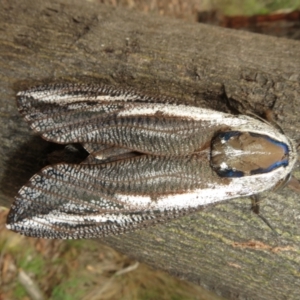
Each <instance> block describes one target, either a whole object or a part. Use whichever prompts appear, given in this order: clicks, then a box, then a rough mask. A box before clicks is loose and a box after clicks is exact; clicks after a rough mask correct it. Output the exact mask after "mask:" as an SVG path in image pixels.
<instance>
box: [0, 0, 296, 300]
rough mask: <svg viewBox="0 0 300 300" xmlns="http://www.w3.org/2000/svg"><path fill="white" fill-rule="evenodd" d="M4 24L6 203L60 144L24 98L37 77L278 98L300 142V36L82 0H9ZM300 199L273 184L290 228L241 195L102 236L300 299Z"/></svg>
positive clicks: (226, 99)
mask: <svg viewBox="0 0 300 300" xmlns="http://www.w3.org/2000/svg"><path fill="white" fill-rule="evenodd" d="M0 27H1V39H0V48H1V52H0V53H1V54H0V73H1V82H0V86H1V89H0V95H1V97H0V101H1V110H0V114H1V119H0V121H1V132H0V140H1V152H0V172H1V182H0V205H3V206H6V207H9V206H10V204H11V203H12V201H13V196H14V195H15V194H16V192H17V190H18V189H19V188H20V187H21V186H22V185H23V184H24V183H26V181H27V180H28V179H29V178H30V176H31V175H33V174H34V173H35V172H37V171H38V170H39V169H40V168H41V167H42V166H44V164H45V155H46V153H48V152H49V147H50V146H49V143H47V142H45V141H43V140H42V139H41V138H39V137H34V136H33V134H32V132H30V129H29V128H28V126H27V124H25V122H24V120H22V118H21V117H20V116H19V113H18V110H17V108H16V103H15V95H16V92H17V91H19V90H22V89H26V88H28V87H30V86H32V85H37V84H42V83H49V82H85V83H91V82H93V83H95V82H100V81H101V82H106V83H110V84H115V85H128V86H131V87H135V88H136V89H138V90H143V91H145V92H146V93H154V94H165V95H168V96H172V97H176V98H179V99H181V100H182V101H185V102H186V103H189V104H192V105H197V106H202V107H209V108H213V109H217V110H221V111H230V110H238V111H242V112H245V111H252V112H254V113H257V114H260V113H261V112H263V111H264V110H265V109H268V108H271V109H272V110H273V112H274V114H275V115H276V117H277V119H278V122H279V123H280V125H281V126H282V128H283V129H284V131H285V133H286V134H287V135H289V136H291V137H293V138H294V139H295V140H298V141H299V137H300V110H299V109H298V107H299V105H300V97H299V93H300V87H299V85H300V73H299V70H300V52H299V46H300V44H299V42H298V41H292V40H286V39H282V38H274V37H268V36H263V35H258V34H252V33H247V32H242V31H233V30H228V29H223V28H218V27H213V26H206V25H202V24H196V23H193V24H192V23H185V22H182V21H178V20H172V19H168V18H161V17H158V16H149V15H144V14H142V13H136V12H133V11H129V10H125V9H120V10H119V9H113V8H110V7H106V6H103V5H96V4H91V3H89V2H85V1H82V0H73V1H69V0H65V1H63V0H52V1H33V0H26V1H17V0H10V1H1V2H0ZM297 170H298V172H299V168H298V169H297ZM298 174H299V173H298ZM298 198H299V197H298V195H297V194H296V193H295V192H293V191H290V190H288V189H285V190H283V191H280V192H277V193H273V192H268V193H266V197H265V198H264V200H263V201H262V203H261V214H262V215H263V216H264V217H265V218H267V220H268V221H269V222H270V223H271V225H272V226H273V227H274V228H275V230H276V232H278V233H279V235H275V234H274V232H272V231H271V230H270V228H269V227H268V226H266V224H265V223H263V222H262V221H261V219H260V218H258V217H257V216H256V215H254V214H252V213H251V212H250V205H251V202H250V200H248V199H235V200H231V201H229V202H227V203H221V204H218V205H215V206H213V207H209V208H207V209H205V210H203V211H200V212H199V213H196V214H193V215H190V216H186V217H183V218H181V219H178V220H176V221H173V222H170V223H167V224H165V225H159V226H156V227H153V228H148V229H145V230H141V231H137V232H133V233H129V234H126V235H123V236H119V237H109V238H106V239H103V240H102V241H104V242H105V243H107V244H109V245H111V246H113V247H114V248H116V249H118V250H120V251H121V252H123V253H126V254H128V255H129V256H131V257H133V258H135V259H138V260H139V261H143V262H146V263H148V264H149V265H151V266H153V267H155V268H159V269H163V270H166V271H168V272H170V273H171V274H174V275H176V276H179V277H180V278H182V279H186V280H189V281H192V282H194V283H198V284H200V285H202V286H204V287H206V288H208V289H210V290H213V291H215V292H217V293H218V294H220V295H222V296H224V297H227V298H230V299H246V298H247V299H287V298H288V299H299V288H300V276H299V260H300V259H299V257H300V256H299V251H300V248H299V240H300V239H299V237H300V227H299V212H300V202H299V201H298Z"/></svg>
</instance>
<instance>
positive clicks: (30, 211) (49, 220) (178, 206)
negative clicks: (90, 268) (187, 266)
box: [7, 155, 226, 239]
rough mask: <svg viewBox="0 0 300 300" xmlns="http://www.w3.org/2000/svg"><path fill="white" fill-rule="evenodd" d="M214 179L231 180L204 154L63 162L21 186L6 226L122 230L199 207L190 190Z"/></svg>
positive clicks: (59, 231)
mask: <svg viewBox="0 0 300 300" xmlns="http://www.w3.org/2000/svg"><path fill="white" fill-rule="evenodd" d="M211 181H215V182H216V183H217V182H219V184H226V180H223V181H222V179H220V178H218V177H217V176H216V175H215V174H214V172H212V171H211V169H210V167H209V164H208V163H207V159H204V158H203V157H202V156H200V155H194V156H191V157H187V158H182V159H177V158H163V157H154V156H148V155H144V156H140V157H135V158H131V159H127V160H121V161H117V162H113V163H106V164H99V165H67V164H58V165H54V166H49V167H46V168H44V169H43V170H42V171H41V172H40V173H38V174H36V175H34V176H33V177H32V178H31V179H30V181H29V182H28V184H27V185H25V186H23V187H22V189H21V190H20V191H19V193H18V195H17V197H16V200H15V202H14V204H13V206H12V208H11V211H10V213H9V215H8V218H7V226H8V228H9V229H12V230H15V231H18V232H19V233H21V234H24V235H27V236H32V237H44V238H68V239H70V238H95V237H103V236H106V235H109V234H120V233H123V232H126V231H131V230H134V229H136V228H141V227H143V226H148V225H150V224H154V223H157V222H162V221H166V220H168V219H172V218H176V217H179V216H180V215H183V214H185V213H187V212H190V211H192V210H195V208H196V207H197V203H196V202H195V203H193V197H191V198H190V197H188V196H189V195H188V194H189V193H193V192H194V191H195V190H197V189H201V188H206V187H208V186H209V185H210V182H211ZM185 196H187V199H188V200H186V201H185V200H184V199H185ZM196 197H197V198H198V196H196ZM197 198H195V199H197ZM179 199H181V201H178V200H179ZM189 201H190V202H189ZM207 201H209V200H207ZM203 204H204V203H202V205H203Z"/></svg>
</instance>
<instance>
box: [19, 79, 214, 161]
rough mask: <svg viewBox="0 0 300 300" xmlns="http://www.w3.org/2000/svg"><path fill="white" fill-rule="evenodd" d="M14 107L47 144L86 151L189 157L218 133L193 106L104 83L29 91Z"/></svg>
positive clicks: (20, 97)
mask: <svg viewBox="0 0 300 300" xmlns="http://www.w3.org/2000/svg"><path fill="white" fill-rule="evenodd" d="M160 100H161V101H166V99H163V98H162V99H160ZM18 107H19V110H20V113H21V114H22V115H23V117H24V118H25V120H26V121H27V122H28V123H29V124H30V127H31V128H32V129H33V130H34V131H35V132H37V133H38V134H40V135H42V137H43V138H45V139H46V140H49V141H52V142H56V143H61V144H69V143H81V144H83V145H85V144H86V145H88V148H89V149H90V148H91V145H92V144H105V145H108V146H113V147H118V148H126V149H129V150H133V151H139V152H142V153H148V154H155V155H188V154H191V153H193V152H195V151H198V150H199V149H200V148H201V147H202V146H203V144H204V143H205V142H207V141H209V140H210V139H211V136H212V134H213V133H214V132H215V130H216V128H215V127H214V128H211V129H210V126H209V125H210V124H209V122H208V121H205V120H201V119H198V120H196V119H195V118H192V117H191V115H193V113H194V112H193V109H195V108H190V107H187V106H184V105H166V104H160V103H157V99H155V98H151V97H149V96H142V95H140V94H137V93H135V92H133V91H131V90H126V91H125V90H122V89H118V90H115V89H113V88H112V87H109V86H105V85H94V86H93V85H92V86H81V85H70V84H68V85H54V86H50V88H49V86H47V88H45V87H44V88H43V87H39V88H36V89H31V90H28V91H24V92H20V93H19V94H18ZM194 114H195V113H194ZM178 121H180V122H178Z"/></svg>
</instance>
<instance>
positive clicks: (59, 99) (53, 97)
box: [17, 91, 140, 105]
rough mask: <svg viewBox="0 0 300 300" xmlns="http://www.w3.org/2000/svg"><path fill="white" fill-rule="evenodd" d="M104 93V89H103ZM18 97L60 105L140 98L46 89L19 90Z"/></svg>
mask: <svg viewBox="0 0 300 300" xmlns="http://www.w3.org/2000/svg"><path fill="white" fill-rule="evenodd" d="M102 93H104V91H102ZM17 96H18V97H32V98H34V99H38V101H39V102H44V103H56V104H58V105H65V104H66V103H73V102H81V101H82V102H84V101H95V102H96V101H112V102H113V101H122V102H124V101H127V100H134V99H138V98H140V96H138V95H134V94H124V95H119V96H110V95H98V96H95V95H93V96H90V97H89V96H88V95H70V94H65V95H59V94H55V93H49V94H48V93H45V91H29V92H26V91H25V92H19V93H17Z"/></svg>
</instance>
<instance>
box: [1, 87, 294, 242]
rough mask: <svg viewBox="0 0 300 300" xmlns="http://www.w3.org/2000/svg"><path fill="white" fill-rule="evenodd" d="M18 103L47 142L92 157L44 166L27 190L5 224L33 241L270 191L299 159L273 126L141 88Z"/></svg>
mask: <svg viewBox="0 0 300 300" xmlns="http://www.w3.org/2000/svg"><path fill="white" fill-rule="evenodd" d="M162 99H163V100H162V101H166V102H174V100H173V99H167V98H165V97H164V98H162ZM18 105H19V109H20V112H21V114H22V115H23V116H24V118H25V120H27V121H28V122H29V125H30V127H31V128H32V129H33V130H34V131H36V132H37V133H39V134H41V135H42V136H43V137H44V138H45V139H47V140H50V141H54V142H58V143H74V142H79V143H82V144H83V146H84V147H85V148H86V149H87V150H89V151H91V154H90V155H91V157H94V158H93V159H88V160H87V162H85V163H84V164H81V165H68V164H58V165H54V166H49V167H46V168H45V169H43V170H42V171H41V172H40V173H38V174H36V175H34V176H33V177H32V178H31V179H30V181H29V182H28V184H27V185H25V186H23V187H22V188H21V190H20V191H19V193H18V195H17V197H16V200H15V202H14V204H13V205H12V208H11V211H10V213H9V216H8V219H7V227H8V228H10V229H12V230H15V231H18V232H20V233H22V234H25V235H28V236H34V237H46V238H94V237H103V236H106V235H109V234H119V233H123V232H126V231H129V230H133V229H136V228H141V227H144V226H149V225H151V224H155V223H157V222H163V221H166V220H168V219H172V218H176V217H179V216H181V215H182V214H185V213H188V212H191V211H195V210H197V209H199V208H201V207H203V206H205V205H208V204H211V203H216V202H220V201H223V200H228V199H232V198H235V197H241V196H249V195H253V194H256V193H259V192H262V191H264V190H267V189H270V188H272V187H274V186H275V185H276V183H277V182H279V181H281V180H283V179H284V178H285V177H286V176H287V175H288V174H289V173H290V172H291V171H292V168H293V166H294V164H295V162H296V160H297V154H296V147H295V144H294V142H293V141H292V140H291V139H289V138H287V137H286V136H285V135H283V134H281V133H280V132H279V131H278V130H277V129H276V128H274V127H272V126H271V125H269V124H268V123H265V122H261V121H259V120H256V119H254V118H251V117H248V116H233V115H230V114H225V113H221V112H217V111H213V110H208V109H203V108H197V107H191V106H184V105H176V104H168V103H159V98H154V97H150V96H147V95H142V94H141V93H138V92H134V91H133V90H125V89H118V88H115V87H110V86H105V85H93V86H85V85H72V84H71V85H52V86H44V87H38V88H35V89H32V90H28V91H25V92H20V93H19V94H18ZM110 149H111V150H110ZM142 154H144V155H142ZM135 155H137V156H135ZM132 156H134V157H132ZM110 157H111V161H112V162H109V163H108V162H107V160H106V162H104V163H103V162H102V161H101V160H99V159H98V158H100V159H109V158H110ZM88 162H93V164H89V163H88ZM95 162H98V163H95ZM101 162H102V163H101Z"/></svg>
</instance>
